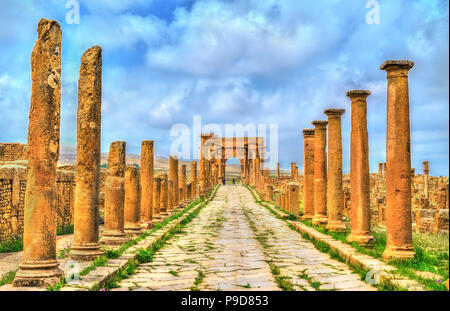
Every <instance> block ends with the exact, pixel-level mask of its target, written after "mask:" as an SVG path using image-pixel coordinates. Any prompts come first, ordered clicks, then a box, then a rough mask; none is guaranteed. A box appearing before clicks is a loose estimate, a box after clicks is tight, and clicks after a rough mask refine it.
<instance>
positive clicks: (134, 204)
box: [124, 165, 141, 236]
mask: <svg viewBox="0 0 450 311" xmlns="http://www.w3.org/2000/svg"><path fill="white" fill-rule="evenodd" d="M124 217H125V219H124V229H125V233H126V234H127V235H130V236H136V235H139V234H140V233H141V187H140V177H139V169H138V168H137V167H136V166H134V165H127V168H126V171H125V212H124Z"/></svg>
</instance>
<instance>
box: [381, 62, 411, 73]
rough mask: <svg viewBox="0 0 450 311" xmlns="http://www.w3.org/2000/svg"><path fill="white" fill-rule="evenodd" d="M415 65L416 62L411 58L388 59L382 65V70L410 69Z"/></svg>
mask: <svg viewBox="0 0 450 311" xmlns="http://www.w3.org/2000/svg"><path fill="white" fill-rule="evenodd" d="M413 66H414V62H412V61H410V60H387V61H385V62H384V63H383V65H381V66H380V70H386V71H391V70H405V69H406V70H410V69H411V68H412V67H413Z"/></svg>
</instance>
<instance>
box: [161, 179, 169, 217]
mask: <svg viewBox="0 0 450 311" xmlns="http://www.w3.org/2000/svg"><path fill="white" fill-rule="evenodd" d="M168 186H169V185H168V182H167V174H162V175H161V199H160V204H159V209H160V213H161V217H167V216H168V215H169V213H168V212H167V201H168V193H167V192H168Z"/></svg>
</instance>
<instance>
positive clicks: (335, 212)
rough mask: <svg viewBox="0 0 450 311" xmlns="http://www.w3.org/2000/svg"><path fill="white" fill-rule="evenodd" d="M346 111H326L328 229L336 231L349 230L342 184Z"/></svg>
mask: <svg viewBox="0 0 450 311" xmlns="http://www.w3.org/2000/svg"><path fill="white" fill-rule="evenodd" d="M344 112H345V110H344V109H327V110H325V111H324V113H325V114H326V115H327V116H328V181H327V209H328V224H327V227H326V229H328V230H330V231H335V232H344V231H346V230H347V228H346V227H345V224H344V222H343V221H342V211H343V209H344V190H343V186H342V129H341V115H342V114H343V113H344Z"/></svg>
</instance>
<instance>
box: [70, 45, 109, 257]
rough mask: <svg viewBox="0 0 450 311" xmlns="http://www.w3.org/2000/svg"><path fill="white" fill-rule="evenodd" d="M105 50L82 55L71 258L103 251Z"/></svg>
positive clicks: (93, 49)
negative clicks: (102, 167)
mask: <svg viewBox="0 0 450 311" xmlns="http://www.w3.org/2000/svg"><path fill="white" fill-rule="evenodd" d="M101 104H102V49H101V48H100V47H99V46H94V47H92V48H90V49H88V50H87V51H86V52H84V54H83V56H82V57H81V66H80V77H79V80H78V122H77V163H76V182H75V184H76V188H75V202H74V214H73V218H74V233H73V239H74V241H73V243H72V245H71V251H70V257H71V258H72V259H74V260H81V261H89V260H93V259H95V258H96V257H98V256H100V255H102V254H103V252H101V251H100V242H99V229H98V226H99V195H100V185H99V182H100V137H101Z"/></svg>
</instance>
